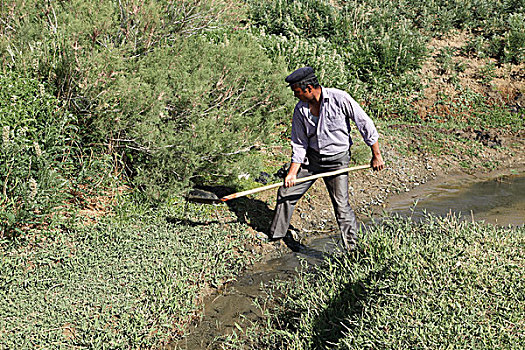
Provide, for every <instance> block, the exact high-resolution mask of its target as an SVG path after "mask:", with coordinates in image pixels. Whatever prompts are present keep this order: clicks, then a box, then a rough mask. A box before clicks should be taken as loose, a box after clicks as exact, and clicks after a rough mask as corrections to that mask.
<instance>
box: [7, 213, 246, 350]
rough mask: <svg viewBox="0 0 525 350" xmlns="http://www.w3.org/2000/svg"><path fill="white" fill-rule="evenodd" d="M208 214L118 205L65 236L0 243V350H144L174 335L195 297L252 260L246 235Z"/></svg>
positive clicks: (192, 310)
mask: <svg viewBox="0 0 525 350" xmlns="http://www.w3.org/2000/svg"><path fill="white" fill-rule="evenodd" d="M210 208H213V207H210V206H207V207H202V206H192V205H190V208H189V213H188V214H187V216H184V215H183V213H182V211H181V210H182V209H181V205H178V206H177V205H175V206H174V207H172V208H169V209H162V210H157V211H154V210H141V209H139V208H136V207H135V208H131V207H130V206H129V205H128V206H127V208H123V209H122V212H123V215H121V216H119V217H116V218H112V219H107V220H104V221H103V222H101V223H99V224H97V225H94V226H91V227H86V228H83V229H78V230H74V231H71V232H69V233H68V234H64V235H59V236H56V237H47V239H46V238H45V237H43V238H42V237H41V238H39V239H35V240H33V242H29V240H27V241H21V242H13V241H9V242H4V245H3V246H2V247H1V254H2V257H1V262H0V271H1V272H0V286H1V288H0V298H1V300H2V301H1V302H0V348H1V349H36V348H47V349H50V348H68V349H72V348H89V349H102V348H112V349H117V348H126V349H127V348H135V349H137V348H151V347H156V346H158V345H159V344H163V343H166V342H167V341H168V340H169V339H170V338H172V337H177V336H180V335H182V334H184V332H185V331H186V330H187V326H188V324H189V321H191V320H192V319H194V318H195V317H196V314H197V313H198V312H199V311H200V309H201V307H202V305H201V302H200V298H201V297H202V296H203V295H202V293H203V292H205V291H207V290H208V291H209V290H210V288H212V287H218V286H221V285H222V284H223V283H225V282H226V281H228V280H231V279H233V278H234V277H235V275H237V274H239V272H240V271H241V270H242V269H243V268H244V267H245V266H246V265H247V264H249V263H250V262H252V261H253V259H254V255H253V254H252V253H248V252H247V250H246V248H245V244H244V243H245V242H246V240H247V239H249V238H250V237H249V234H248V233H247V231H246V227H245V226H243V225H241V224H238V223H228V224H223V223H221V222H218V221H219V220H218V219H217V218H216V217H214V213H213V211H214V210H213V209H210ZM28 238H29V237H28Z"/></svg>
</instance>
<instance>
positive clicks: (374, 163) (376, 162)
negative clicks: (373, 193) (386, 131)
mask: <svg viewBox="0 0 525 350" xmlns="http://www.w3.org/2000/svg"><path fill="white" fill-rule="evenodd" d="M370 149H371V150H372V160H371V161H370V166H371V167H372V169H374V170H383V169H384V168H385V162H384V161H383V157H382V156H381V152H380V151H379V141H376V143H374V144H373V145H372V146H370Z"/></svg>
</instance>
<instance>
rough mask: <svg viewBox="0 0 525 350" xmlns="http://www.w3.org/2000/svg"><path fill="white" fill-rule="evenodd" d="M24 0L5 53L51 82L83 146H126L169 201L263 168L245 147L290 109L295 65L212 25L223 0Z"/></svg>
mask: <svg viewBox="0 0 525 350" xmlns="http://www.w3.org/2000/svg"><path fill="white" fill-rule="evenodd" d="M19 3H20V2H19V1H15V0H13V1H12V2H11V4H12V5H13V11H7V10H6V11H4V12H2V13H1V16H2V17H3V18H4V20H5V21H8V22H10V23H13V26H12V27H13V30H6V33H5V34H6V38H7V40H4V41H3V43H2V45H1V46H0V61H2V62H3V63H4V64H5V65H6V66H8V67H10V68H11V69H13V70H19V71H30V72H32V73H33V74H35V75H36V76H38V77H40V78H41V79H44V80H47V81H49V84H50V85H51V86H53V87H54V88H55V90H56V92H57V96H58V98H59V99H60V100H61V101H63V102H64V104H65V105H66V106H67V107H69V108H71V109H72V110H74V111H75V112H76V113H77V114H78V115H81V116H82V117H81V118H80V119H79V126H80V130H79V132H80V133H81V135H82V140H83V143H84V144H97V145H101V144H102V145H105V146H106V147H108V151H109V152H115V153H117V154H120V155H123V157H124V158H123V159H124V161H125V165H126V168H127V169H128V170H129V172H128V174H130V175H131V176H132V179H133V181H134V183H135V184H136V185H137V186H139V187H141V188H144V189H146V190H147V191H148V193H149V194H151V195H152V196H153V197H155V198H159V197H160V196H162V195H164V194H165V193H167V192H169V193H173V192H178V191H180V190H181V188H183V187H184V186H185V185H188V184H190V183H192V184H195V183H199V182H204V181H208V180H214V181H215V182H217V181H218V180H221V181H222V182H223V183H224V182H227V181H228V179H229V178H231V176H233V175H234V174H235V173H236V172H239V171H242V172H248V170H252V171H254V172H255V171H256V170H257V166H256V164H252V162H253V158H249V159H246V157H244V155H246V154H249V153H250V152H248V150H250V149H252V146H255V147H256V146H260V145H261V144H262V143H264V140H265V138H267V137H269V136H271V135H270V128H271V126H272V123H273V122H274V121H275V120H276V118H277V116H278V115H280V116H282V113H280V114H279V113H276V112H275V111H280V110H282V106H283V105H286V103H285V102H284V101H283V100H282V95H283V91H284V90H283V89H284V88H285V86H284V84H283V83H282V77H283V76H284V73H285V69H284V66H283V65H282V64H279V62H278V60H277V61H274V62H271V61H270V60H269V59H268V58H266V56H265V53H264V52H263V51H262V50H261V49H260V48H259V46H258V45H257V44H256V43H253V42H252V40H251V39H250V37H248V36H246V35H245V34H243V32H242V31H232V32H230V31H228V30H221V29H217V28H215V29H214V30H213V31H211V30H210V31H209V32H208V33H205V31H206V30H209V29H210V28H212V27H214V26H216V23H217V21H218V18H219V17H220V16H222V14H221V13H222V12H221V11H222V7H221V4H220V3H215V2H213V3H212V2H210V1H182V2H181V1H158V2H149V3H147V4H146V3H144V2H142V1H129V2H120V1H118V2H117V1H112V2H106V3H104V4H103V5H101V6H98V4H95V3H93V2H90V1H86V0H75V1H71V2H59V3H53V2H50V3H40V2H30V3H31V4H32V5H34V6H33V7H31V6H30V4H28V3H25V2H21V3H20V4H19ZM15 5H20V7H16V6H15ZM212 5H213V6H212ZM24 10H27V13H29V15H26V13H24V12H23V11H24ZM24 16H27V17H28V18H31V21H27V20H26V19H25V17H24ZM225 21H226V20H225ZM288 100H289V99H288ZM243 162H244V164H242V163H243ZM166 191H167V192H166Z"/></svg>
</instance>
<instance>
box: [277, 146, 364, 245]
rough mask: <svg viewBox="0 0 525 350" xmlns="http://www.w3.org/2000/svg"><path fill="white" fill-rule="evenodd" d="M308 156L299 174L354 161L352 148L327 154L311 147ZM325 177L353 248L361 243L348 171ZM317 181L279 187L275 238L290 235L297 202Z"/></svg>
mask: <svg viewBox="0 0 525 350" xmlns="http://www.w3.org/2000/svg"><path fill="white" fill-rule="evenodd" d="M307 159H308V161H307V162H306V164H303V165H301V169H300V170H299V173H298V174H297V178H302V177H306V176H310V175H315V174H319V173H324V172H328V171H332V170H337V169H342V168H346V167H348V163H349V162H350V154H349V152H343V153H339V154H336V155H330V156H323V155H320V154H319V153H317V152H315V151H312V150H308V152H307ZM323 180H324V183H325V185H326V188H327V189H328V193H329V194H330V199H331V200H332V205H333V207H334V212H335V217H336V220H337V224H338V225H339V229H340V230H341V238H342V240H343V244H344V246H345V248H346V249H351V248H353V247H354V246H355V245H356V244H357V223H356V218H355V213H354V211H353V210H352V208H351V207H350V203H349V201H348V174H347V173H344V174H339V175H335V176H329V177H325V178H323ZM314 182H315V180H311V181H306V182H302V183H299V184H297V185H295V186H292V187H288V188H286V187H284V186H281V187H280V188H279V191H278V192H277V205H276V207H275V214H274V218H273V222H272V225H271V226H270V237H271V238H273V239H277V238H282V237H284V236H285V235H286V231H288V227H289V226H290V220H291V219H292V214H293V211H294V209H295V205H296V204H297V202H298V201H299V199H300V198H301V197H302V196H303V195H304V194H305V193H306V191H307V190H308V189H309V188H310V186H312V184H313V183H314Z"/></svg>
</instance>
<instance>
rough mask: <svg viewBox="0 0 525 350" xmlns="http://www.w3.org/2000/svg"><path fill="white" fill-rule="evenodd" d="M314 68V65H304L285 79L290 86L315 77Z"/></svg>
mask: <svg viewBox="0 0 525 350" xmlns="http://www.w3.org/2000/svg"><path fill="white" fill-rule="evenodd" d="M315 77H316V76H315V73H314V69H313V68H312V67H302V68H299V69H297V70H295V71H294V72H293V73H292V74H290V75H289V76H287V77H286V79H284V81H286V82H287V83H288V84H289V85H290V86H292V85H293V84H297V83H300V82H301V81H304V80H307V79H310V78H315Z"/></svg>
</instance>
